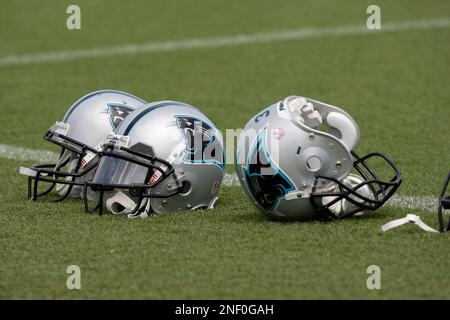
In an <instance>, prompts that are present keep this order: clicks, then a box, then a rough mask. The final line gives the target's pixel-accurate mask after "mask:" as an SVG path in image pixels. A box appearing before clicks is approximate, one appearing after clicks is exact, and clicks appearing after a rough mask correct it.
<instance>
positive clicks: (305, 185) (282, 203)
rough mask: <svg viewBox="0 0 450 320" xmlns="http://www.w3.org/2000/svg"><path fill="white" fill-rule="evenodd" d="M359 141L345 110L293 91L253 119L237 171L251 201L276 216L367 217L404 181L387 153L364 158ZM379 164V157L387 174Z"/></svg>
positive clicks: (241, 143) (238, 157) (239, 153)
mask: <svg viewBox="0 0 450 320" xmlns="http://www.w3.org/2000/svg"><path fill="white" fill-rule="evenodd" d="M358 141H359V128H358V125H357V124H356V122H355V121H354V120H353V119H352V117H351V116H350V115H349V114H348V113H346V112H345V111H344V110H342V109H340V108H338V107H335V106H332V105H329V104H326V103H323V102H319V101H316V100H313V99H309V98H305V97H300V96H290V97H287V98H286V99H284V100H282V101H279V102H277V103H275V104H273V105H271V106H269V107H268V108H266V109H264V110H263V111H262V112H260V113H259V114H257V115H256V116H254V117H253V118H252V119H250V121H249V122H248V123H247V125H246V126H245V128H244V130H243V132H242V133H241V134H240V136H239V137H238V144H237V153H236V172H237V175H238V177H239V180H240V183H241V185H242V186H243V188H244V189H245V191H246V192H247V194H248V196H249V197H250V199H251V200H252V201H253V202H254V204H255V205H256V206H257V207H258V208H259V209H260V210H261V211H262V212H264V213H265V214H267V215H268V216H270V217H273V218H281V219H296V220H306V219H315V218H319V217H328V218H332V219H336V218H343V217H348V216H351V215H354V214H362V213H365V212H367V211H371V210H375V209H377V208H379V207H380V206H382V205H383V204H384V203H385V202H386V201H387V200H388V199H389V198H390V197H391V196H392V195H393V194H394V193H395V191H396V190H397V188H398V187H399V186H400V184H401V181H402V179H401V175H400V172H399V170H398V168H397V167H396V166H395V164H394V163H393V162H392V160H390V159H389V158H388V157H386V156H385V155H384V154H382V153H379V152H372V153H369V154H367V155H365V156H363V157H359V156H358V155H357V154H356V153H355V151H354V149H355V147H356V146H357V144H358ZM373 162H376V163H377V165H378V164H380V162H381V164H382V170H381V171H382V173H383V175H380V174H379V173H378V172H377V171H376V170H375V169H374V168H373V167H372V166H371V165H369V163H371V164H373ZM377 168H378V167H377ZM386 176H387V177H388V178H386V179H384V178H385V177H386Z"/></svg>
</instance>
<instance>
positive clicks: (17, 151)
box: [0, 144, 438, 212]
mask: <svg viewBox="0 0 450 320" xmlns="http://www.w3.org/2000/svg"><path fill="white" fill-rule="evenodd" d="M0 158H6V159H11V160H20V161H35V162H39V163H43V162H49V163H52V162H53V163H54V162H56V161H57V160H58V154H57V153H55V152H51V151H45V150H35V149H27V148H22V147H16V146H11V145H6V144H0ZM223 185H224V186H225V187H237V186H239V180H238V177H237V175H236V174H235V173H231V174H230V173H227V174H225V177H224V179H223ZM437 204H438V201H437V197H429V196H420V197H412V196H404V195H401V196H400V195H394V196H393V197H392V198H391V199H390V200H389V201H388V202H387V203H386V206H389V207H392V208H399V209H410V210H424V211H431V212H436V210H437Z"/></svg>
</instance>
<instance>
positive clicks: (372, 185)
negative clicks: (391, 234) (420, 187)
mask: <svg viewBox="0 0 450 320" xmlns="http://www.w3.org/2000/svg"><path fill="white" fill-rule="evenodd" d="M351 153H352V155H353V157H354V162H353V168H354V169H355V171H356V172H357V173H358V174H359V175H360V176H361V177H362V178H363V180H364V181H363V182H361V183H360V184H358V185H356V186H354V187H350V186H348V185H346V184H344V183H343V182H342V181H339V180H338V179H336V178H333V177H329V176H322V175H316V177H315V181H314V187H313V190H312V194H311V201H312V203H313V205H314V206H315V207H316V209H317V211H318V212H320V213H321V214H323V215H324V216H325V217H327V218H331V219H336V218H345V217H348V216H352V215H354V214H356V213H358V212H361V211H363V210H371V211H373V210H376V209H378V208H380V207H381V206H382V205H383V204H384V203H386V201H388V200H389V198H391V197H392V195H393V194H394V193H395V192H396V191H397V189H398V188H399V187H400V184H401V183H402V177H401V174H400V171H399V169H398V168H397V166H396V165H395V164H394V162H393V161H392V160H391V159H389V158H388V157H387V156H386V155H384V154H382V153H380V152H371V153H369V154H367V155H365V156H363V157H359V156H358V155H357V154H356V153H355V152H353V151H352V152H351ZM373 160H377V161H381V162H382V163H383V169H385V170H389V171H391V174H392V177H391V178H388V179H385V178H381V176H380V174H378V173H377V171H376V170H375V169H374V168H373V167H372V166H371V165H369V162H370V161H373ZM383 171H384V170H383ZM323 181H325V183H326V184H329V183H334V184H335V185H336V186H337V189H338V190H337V191H333V192H328V193H323V192H320V191H317V189H318V188H317V186H318V185H320V184H319V182H323ZM362 188H368V189H369V190H370V191H371V194H372V195H373V198H367V197H365V196H364V195H362V194H361V193H360V192H358V190H364V189H362ZM323 197H333V198H334V199H333V200H332V201H330V202H328V203H326V204H323V202H322V201H321V200H322V198H323ZM343 199H346V200H347V201H348V202H350V203H351V204H353V205H354V206H355V209H354V210H353V211H350V212H346V213H345V215H342V216H339V217H337V216H336V215H335V214H333V213H332V212H331V211H330V207H331V206H332V205H334V204H336V203H338V202H340V201H342V200H343ZM317 200H319V201H317Z"/></svg>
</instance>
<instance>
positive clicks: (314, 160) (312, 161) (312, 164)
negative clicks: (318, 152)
mask: <svg viewBox="0 0 450 320" xmlns="http://www.w3.org/2000/svg"><path fill="white" fill-rule="evenodd" d="M306 166H307V167H308V170H309V171H312V172H316V171H319V170H320V168H321V167H322V161H321V160H320V158H319V157H318V156H312V157H309V158H308V160H306Z"/></svg>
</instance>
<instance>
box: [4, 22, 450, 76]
mask: <svg viewBox="0 0 450 320" xmlns="http://www.w3.org/2000/svg"><path fill="white" fill-rule="evenodd" d="M448 27H450V18H449V17H442V18H436V19H427V20H413V21H396V22H385V23H383V25H382V30H369V29H367V27H366V26H365V25H364V24H358V25H344V26H335V27H322V28H320V27H319V28H317V27H311V28H301V29H291V30H282V31H273V32H260V33H251V34H237V35H232V36H223V37H213V38H204V39H186V40H174V41H160V42H147V43H136V44H124V45H117V46H109V47H99V48H92V49H81V50H65V51H53V52H41V53H30V54H18V55H9V56H4V57H0V67H4V66H12V65H23V64H31V63H46V62H56V61H68V60H76V59H81V58H92V57H106V56H116V55H132V54H138V53H151V52H168V51H177V50H188V49H200V48H220V47H230V46H237V45H243V44H252V43H268V42H279V41H289V40H301V39H307V38H320V37H326V36H343V35H352V34H365V33H374V34H377V33H384V32H392V31H402V30H421V29H434V28H448Z"/></svg>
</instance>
